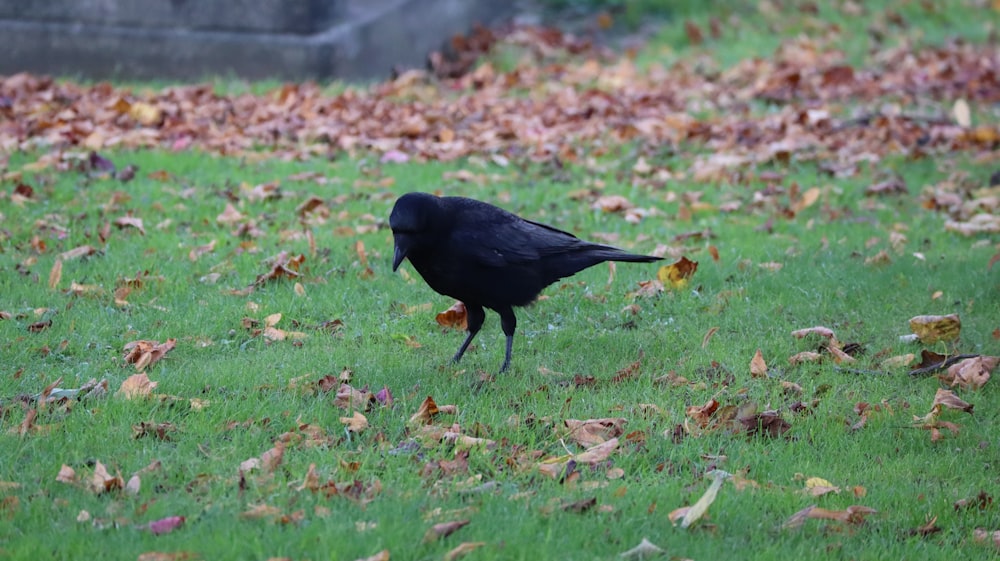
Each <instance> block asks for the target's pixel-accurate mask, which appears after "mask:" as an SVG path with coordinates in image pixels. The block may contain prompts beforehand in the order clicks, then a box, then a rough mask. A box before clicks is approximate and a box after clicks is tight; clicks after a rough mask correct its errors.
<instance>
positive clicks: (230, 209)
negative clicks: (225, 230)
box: [215, 203, 246, 225]
mask: <svg viewBox="0 0 1000 561" xmlns="http://www.w3.org/2000/svg"><path fill="white" fill-rule="evenodd" d="M244 218H246V217H245V216H244V215H243V214H241V213H240V211H238V210H236V207H235V206H233V203H226V208H225V210H223V211H222V214H220V215H219V216H217V217H216V218H215V221H216V222H218V223H219V224H223V225H232V224H236V223H237V222H241V221H242V220H243V219H244Z"/></svg>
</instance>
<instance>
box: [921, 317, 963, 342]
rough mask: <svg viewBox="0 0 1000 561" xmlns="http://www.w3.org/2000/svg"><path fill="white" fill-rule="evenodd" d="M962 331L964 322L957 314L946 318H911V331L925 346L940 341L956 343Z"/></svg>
mask: <svg viewBox="0 0 1000 561" xmlns="http://www.w3.org/2000/svg"><path fill="white" fill-rule="evenodd" d="M961 330H962V321H961V320H960V319H959V317H958V315H957V314H948V315H946V316H916V317H913V318H910V331H912V332H913V333H914V334H915V335H916V336H917V337H919V338H920V342H922V343H924V344H925V345H933V344H934V343H937V342H938V341H945V342H948V341H954V340H955V339H958V336H959V333H961Z"/></svg>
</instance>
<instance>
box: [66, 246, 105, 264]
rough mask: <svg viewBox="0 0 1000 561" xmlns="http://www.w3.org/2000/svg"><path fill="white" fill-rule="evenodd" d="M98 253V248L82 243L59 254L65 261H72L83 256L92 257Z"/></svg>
mask: <svg viewBox="0 0 1000 561" xmlns="http://www.w3.org/2000/svg"><path fill="white" fill-rule="evenodd" d="M96 253H97V249H95V248H94V247H93V246H89V245H81V246H80V247H74V248H73V249H70V250H68V251H64V252H62V253H60V254H59V259H61V260H63V261H72V260H73V259H79V258H81V257H90V256H91V255H94V254H96Z"/></svg>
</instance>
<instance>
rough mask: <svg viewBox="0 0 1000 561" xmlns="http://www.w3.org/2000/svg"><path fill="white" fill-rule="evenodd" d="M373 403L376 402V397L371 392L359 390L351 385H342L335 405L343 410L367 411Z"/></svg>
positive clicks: (334, 401) (335, 399) (334, 402)
mask: <svg viewBox="0 0 1000 561" xmlns="http://www.w3.org/2000/svg"><path fill="white" fill-rule="evenodd" d="M373 401H375V396H374V395H372V393H371V392H370V391H368V390H366V389H362V390H359V389H357V388H355V387H353V386H351V385H350V384H340V387H339V388H338V389H337V395H336V397H335V398H334V400H333V405H334V406H336V407H339V408H341V409H348V410H351V409H358V410H361V411H367V410H368V409H369V408H370V407H371V404H372V402H373Z"/></svg>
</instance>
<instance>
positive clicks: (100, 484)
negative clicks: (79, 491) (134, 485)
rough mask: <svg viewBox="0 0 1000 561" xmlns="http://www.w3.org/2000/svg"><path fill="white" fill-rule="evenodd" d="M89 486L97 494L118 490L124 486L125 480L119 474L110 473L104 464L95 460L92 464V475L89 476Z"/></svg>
mask: <svg viewBox="0 0 1000 561" xmlns="http://www.w3.org/2000/svg"><path fill="white" fill-rule="evenodd" d="M89 487H90V490H91V491H93V492H94V493H97V494H101V493H107V492H110V491H120V490H122V489H124V488H125V480H124V479H122V476H121V475H120V474H118V475H111V474H110V473H108V468H106V467H105V466H104V464H102V463H101V462H97V464H96V465H95V466H94V475H93V476H92V477H91V478H90V485H89Z"/></svg>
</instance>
